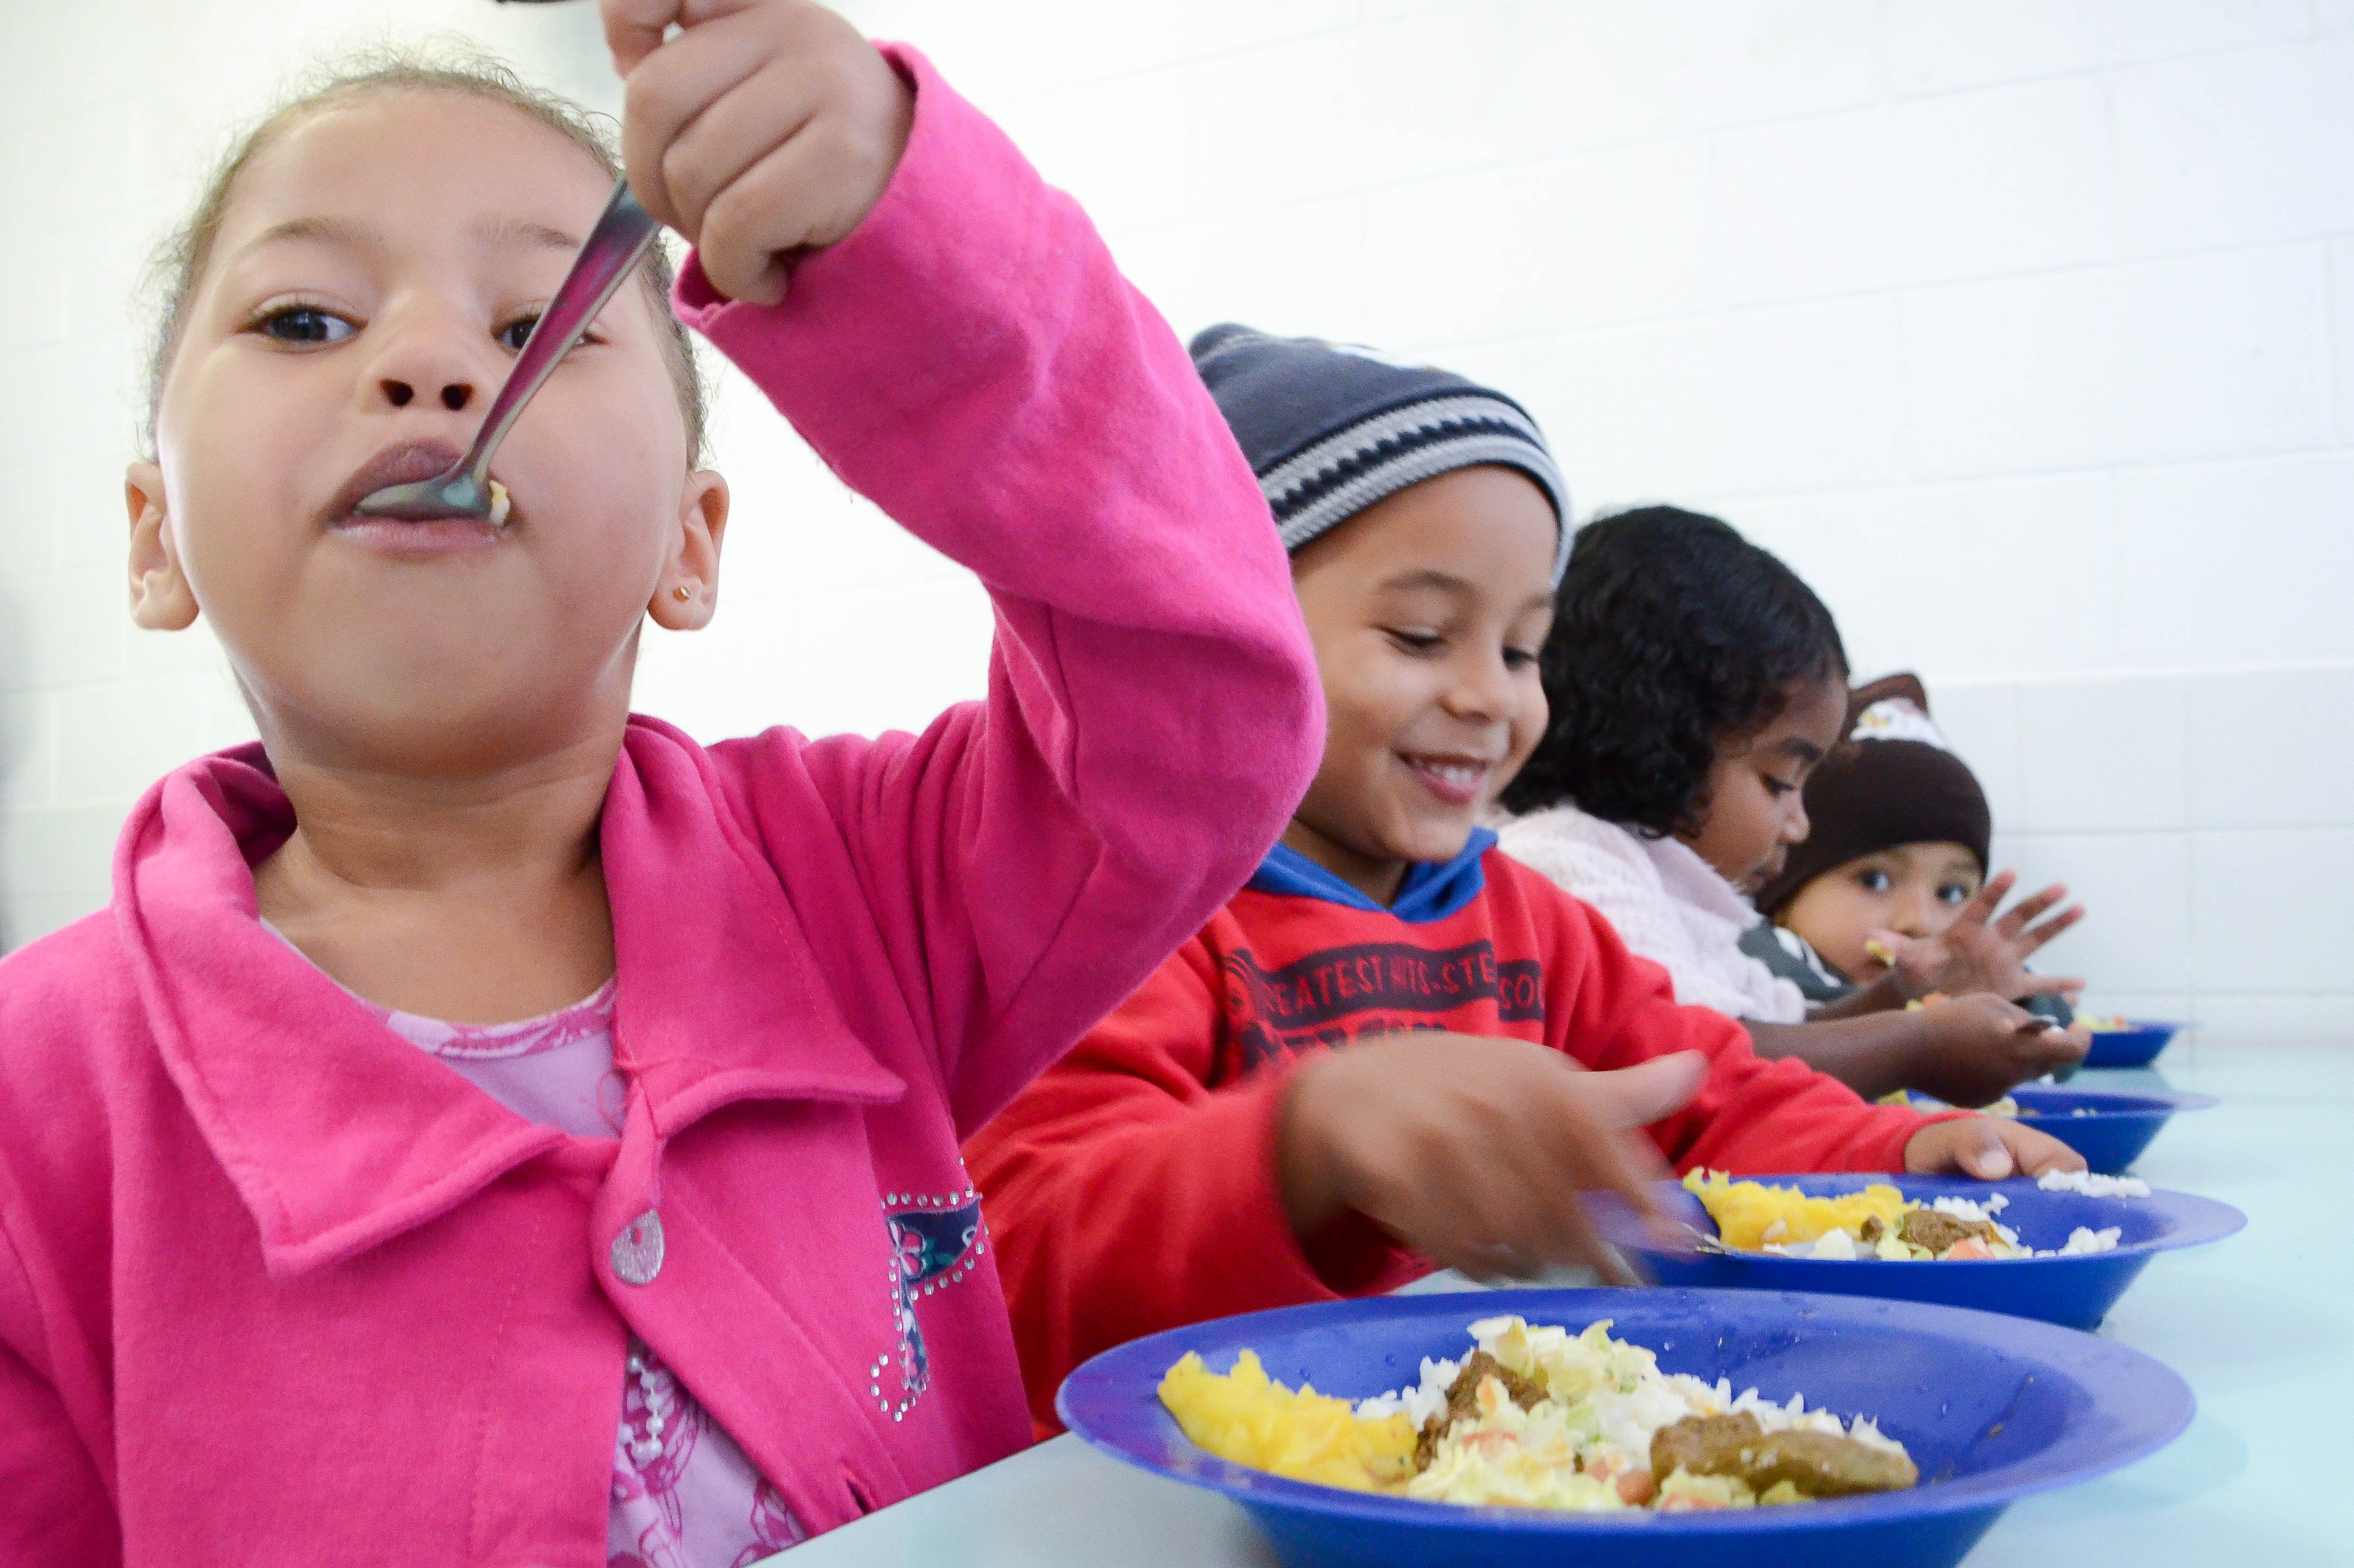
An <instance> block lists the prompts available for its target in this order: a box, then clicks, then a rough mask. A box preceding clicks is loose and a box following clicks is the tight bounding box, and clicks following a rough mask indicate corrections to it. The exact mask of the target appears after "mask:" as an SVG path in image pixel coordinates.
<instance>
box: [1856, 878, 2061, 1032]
mask: <svg viewBox="0 0 2354 1568" xmlns="http://www.w3.org/2000/svg"><path fill="white" fill-rule="evenodd" d="M2018 880H2019V876H2018V874H2017V873H2015V872H2009V871H2005V872H2001V873H1999V874H1997V875H1996V876H1995V878H1994V880H1993V881H1991V882H1989V883H1988V884H1987V885H1985V886H1984V887H1981V888H1979V889H1978V892H1976V893H1975V894H1972V895H1970V900H1969V902H1968V903H1967V904H1965V905H1963V906H1962V907H1961V909H1960V911H1959V912H1958V913H1956V915H1955V916H1954V923H1953V924H1952V925H1950V926H1948V927H1946V928H1945V929H1944V930H1943V931H1941V932H1939V933H1938V934H1937V935H1936V936H1934V937H1902V936H1899V935H1897V934H1896V933H1895V932H1893V931H1874V932H1873V933H1872V941H1874V942H1876V943H1878V944H1879V945H1880V946H1881V947H1882V948H1884V949H1885V950H1886V951H1887V953H1888V955H1889V958H1888V960H1887V961H1888V963H1889V965H1890V967H1891V968H1892V969H1894V970H1895V971H1896V980H1897V984H1898V985H1899V986H1901V987H1902V988H1903V991H1904V994H1905V995H1906V996H1907V997H1909V998H1912V999H1914V1000H1916V1001H1917V1000H1918V999H1920V998H1922V997H1925V996H1927V995H1928V994H1930V993H1931V992H1932V991H1942V992H1944V993H1945V994H1946V995H1947V996H1969V995H1973V994H1975V993H1977V992H1980V991H1983V992H1985V993H1986V994H1987V995H1988V996H1999V997H2001V998H2004V999H2005V1000H2006V1001H2018V1000H2019V999H2020V998H2021V997H2026V996H2057V995H2060V994H2061V993H2062V992H2070V991H2082V990H2084V981H2083V980H2079V979H2077V978H2076V977H2074V976H2073V975H2035V974H2030V973H2028V972H2027V959H2028V957H2029V955H2031V954H2032V953H2033V952H2035V951H2036V949H2038V948H2041V947H2042V946H2043V945H2044V944H2045V943H2047V942H2049V941H2051V940H2052V938H2054V937H2057V936H2058V935H2059V934H2060V933H2061V932H2062V931H2065V930H2066V929H2067V928H2068V927H2071V926H2073V925H2074V924H2075V923H2076V922H2077V921H2079V920H2082V919H2083V918H2084V906H2083V905H2081V904H2073V905H2071V906H2068V907H2067V908H2065V909H2062V911H2061V912H2060V913H2059V914H2057V915H2054V916H2052V918H2050V919H2049V920H2045V921H2043V922H2042V923H2041V925H2038V924H2036V921H2037V919H2038V917H2039V916H2041V915H2042V914H2043V912H2044V911H2045V910H2047V909H2050V908H2051V907H2052V906H2053V905H2054V904H2057V903H2059V902H2060V900H2062V898H2065V897H2067V896H2068V889H2067V886H2066V885H2064V884H2062V883H2057V882H2055V883H2053V884H2052V885H2051V886H2049V887H2047V888H2045V889H2044V890H2043V891H2042V892H2041V893H2039V894H2036V895H2034V896H2033V897H2031V898H2022V899H2020V901H2019V902H2018V903H2017V904H2016V905H2014V906H2012V907H2011V908H2010V910H2009V913H2007V914H2005V915H2004V916H2002V917H2001V918H2000V919H1999V920H1998V919H1996V918H1995V917H1994V912H1995V911H1996V910H1997V909H1999V908H2001V907H2002V901H2003V899H2004V898H2005V897H2006V896H2007V895H2009V892H2010V890H2011V887H2012V885H2014V884H2016V883H2017V882H2018Z"/></svg>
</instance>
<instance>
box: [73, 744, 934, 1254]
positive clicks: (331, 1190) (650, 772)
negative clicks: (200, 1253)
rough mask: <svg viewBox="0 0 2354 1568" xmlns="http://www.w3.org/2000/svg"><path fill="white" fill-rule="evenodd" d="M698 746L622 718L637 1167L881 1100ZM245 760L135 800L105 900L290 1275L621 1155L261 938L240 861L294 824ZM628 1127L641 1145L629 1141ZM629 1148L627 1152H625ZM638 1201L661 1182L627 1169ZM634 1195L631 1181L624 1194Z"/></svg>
mask: <svg viewBox="0 0 2354 1568" xmlns="http://www.w3.org/2000/svg"><path fill="white" fill-rule="evenodd" d="M725 800H726V796H725V794H724V792H723V791H722V789H721V788H720V787H719V783H718V781H717V779H716V778H715V777H714V776H712V774H711V770H710V764H709V761H708V759H707V758H705V757H704V755H703V753H702V751H701V749H700V748H699V747H696V746H695V743H694V742H693V741H691V740H688V739H687V738H686V737H685V736H683V735H681V734H680V733H679V732H678V731H676V730H673V729H672V728H671V727H670V726H667V725H664V724H662V723H660V722H659V721H656V720H652V719H647V718H642V717H633V718H632V719H631V721H630V727H629V731H628V734H627V737H626V739H625V740H624V743H623V746H622V749H621V753H620V758H619V759H618V761H617V763H616V766H615V768H614V770H613V781H612V784H611V786H610V790H609V792H608V793H607V795H606V799H605V810H604V818H603V823H602V827H601V830H600V832H601V841H602V849H603V852H604V862H605V879H606V885H607V889H608V892H609V895H610V898H611V900H612V906H613V939H614V947H615V951H616V956H617V964H618V969H619V973H620V989H619V996H618V1011H617V1013H616V1017H615V1024H614V1045H615V1050H616V1053H617V1057H618V1065H620V1068H621V1070H622V1072H623V1073H624V1075H627V1076H628V1077H630V1078H631V1081H632V1087H631V1103H630V1118H631V1121H632V1122H633V1123H636V1124H639V1125H638V1126H633V1127H632V1128H631V1135H630V1136H627V1137H625V1138H624V1139H623V1151H622V1154H621V1158H622V1160H623V1162H624V1164H628V1163H632V1162H633V1160H632V1159H631V1156H632V1155H633V1154H634V1155H635V1156H636V1157H637V1158H639V1159H643V1160H647V1161H648V1162H649V1164H650V1166H651V1164H652V1162H653V1161H656V1160H658V1158H659V1150H660V1144H661V1142H662V1141H663V1140H664V1139H668V1138H670V1137H671V1136H673V1135H674V1134H675V1133H676V1132H677V1131H678V1130H679V1129H680V1128H684V1127H685V1126H687V1125H688V1124H690V1123H692V1122H693V1121H695V1120H696V1119H697V1118H701V1117H703V1116H705V1115H707V1114H709V1113H710V1112H711V1111H713V1110H716V1109H717V1108H718V1107H722V1106H725V1105H728V1104H731V1103H733V1102H735V1101H737V1100H744V1099H754V1098H769V1099H822V1100H837V1101H853V1102H859V1103H865V1104H881V1103H886V1102H889V1101H892V1100H895V1099H896V1098H898V1097H900V1096H901V1095H902V1094H903V1093H904V1092H905V1090H906V1086H905V1084H904V1083H903V1082H902V1081H901V1080H900V1079H899V1078H898V1077H897V1076H896V1075H894V1074H892V1073H891V1072H890V1071H888V1070H887V1069H885V1067H884V1066H883V1065H881V1064H880V1063H878V1062H877V1061H876V1060H875V1056H874V1054H873V1053H872V1052H871V1051H869V1050H868V1048H867V1047H866V1046H865V1045H864V1044H863V1043H861V1042H860V1041H859V1040H858V1039H857V1037H856V1036H854V1034H852V1033H850V1030H849V1028H848V1027H847V1025H846V1024H845V1023H844V1022H843V1018H842V1015H841V1013H840V1012H839V1011H838V1010H837V1009H836V1008H835V1006H834V1004H833V1001H832V997H831V996H830V995H829V993H828V991H827V989H826V986H825V983H824V979H823V977H822V975H821V974H819V973H818V971H817V969H816V966H815V964H814V963H813V962H812V960H811V954H810V951H809V948H808V945H807V943H806V941H805V939H803V938H801V936H800V933H799V931H798V929H797V923H796V922H795V920H794V918H793V912H792V909H791V906H790V904H789V903H788V902H787V900H786V898H785V895H784V893H783V890H782V889H781V887H780V886H779V884H778V881H777V878H776V875H775V874H774V873H773V872H771V871H769V869H768V867H767V866H766V865H765V864H764V863H762V862H761V861H760V859H759V858H758V854H757V853H755V852H754V850H753V848H752V846H751V845H750V843H749V842H748V840H747V839H746V837H745V835H744V832H743V831H742V829H741V828H740V826H739V825H738V824H737V823H736V822H734V821H730V820H729V819H728V818H727V817H726V815H725V814H724V812H725V806H724V804H723V802H724V801H725ZM293 825H294V823H293V813H292V808H291V807H290V805H289V803H288V801H287V799H286V796H285V793H284V791H283V790H281V789H280V788H279V787H278V782H277V780H276V779H275V778H274V777H273V776H272V774H271V773H270V765H269V760H268V758H266V757H265V756H264V754H263V752H262V748H261V747H260V746H259V745H252V746H245V747H238V748H236V749H234V750H231V751H227V752H222V753H220V754H218V755H216V756H213V757H207V758H200V759H198V760H197V761H195V762H192V763H190V764H188V765H187V766H186V767H185V768H180V769H179V770H177V771H176V772H175V773H172V774H171V775H169V776H168V777H166V778H165V779H164V780H163V782H161V783H160V784H158V785H156V786H155V788H154V789H152V790H150V791H149V792H148V794H147V795H146V797H145V798H144V799H143V800H141V802H140V803H139V806H138V807H137V809H136V810H134V811H133V814H132V818H131V821H130V823H129V824H128V826H127V827H126V828H125V830H124V832H123V835H122V841H121V843H120V845H119V847H118V849H117V851H116V854H115V863H114V906H115V911H116V918H117V921H118V923H119V925H120V927H121V930H122V941H123V946H124V949H125V951H126V953H127V954H128V955H129V959H130V963H131V967H132V969H133V974H134V975H135V976H136V978H137V980H138V984H139V988H140V992H141V996H142V999H143V1001H144V1002H145V1004H146V1008H147V1012H148V1015H149V1018H150V1021H151V1023H152V1026H153V1029H154V1037H155V1041H156V1044H157V1046H158V1048H159V1049H160V1051H161V1052H162V1054H163V1057H164V1065H165V1066H166V1068H167V1070H168V1071H169V1072H170V1073H171V1075H172V1078H173V1081H174V1082H175V1084H177V1085H178V1086H179V1089H180V1092H181V1094H182V1095H183V1097H185V1098H186V1101H187V1104H188V1108H189V1110H190V1113H191V1114H192V1115H193V1116H194V1117H195V1118H196V1124H197V1126H198V1127H199V1128H201V1129H202V1131H203V1134H204V1137H205V1139H206V1140H207V1143H208V1144H209V1145H210V1147H211V1149H212V1151H213V1154H214V1156H215V1157H216V1158H217V1160H219V1161H220V1163H221V1166H222V1168H223V1169H224V1170H225V1171H228V1175H229V1178H230V1180H231V1181H234V1182H235V1184H236V1186H237V1190H238V1192H239V1195H240V1196H241V1197H242V1198H243V1200H244V1202H245V1205H246V1207H247V1209H248V1210H249V1212H250V1213H251V1214H252V1216H253V1220H254V1224H256V1226H257V1227H259V1229H260V1238H261V1247H262V1253H263V1256H264V1259H265V1261H266V1264H267V1266H268V1268H269V1270H270V1274H271V1276H272V1277H278V1278H287V1277H294V1276H298V1275H301V1274H303V1273H306V1272H308V1271H310V1270H312V1269H315V1268H318V1267H321V1266H324V1265H327V1264H329V1263H333V1262H334V1261H336V1260H338V1259H341V1258H345V1257H348V1256H351V1255H354V1254H355V1253H359V1252H362V1251H364V1250H366V1249H367V1248H369V1247H372V1246H374V1245H377V1244H378V1243H380V1242H383V1241H386V1240H387V1239H389V1238H390V1237H393V1236H396V1235H398V1234H401V1233H402V1232H404V1231H406V1230H408V1229H409V1228H411V1227H413V1226H416V1225H419V1224H424V1223H425V1222H427V1221H429V1220H430V1219H433V1218H434V1217H436V1216H437V1215H440V1214H441V1213H446V1212H447V1211H449V1210H450V1209H451V1208H452V1207H454V1206H455V1205H456V1204H458V1203H459V1202H462V1201H463V1200H464V1199H466V1198H467V1197H468V1196H470V1195H471V1194H472V1193H474V1192H478V1191H479V1190H481V1189H482V1187H483V1186H485V1185H487V1184H488V1183H489V1182H491V1181H493V1180H495V1179H496V1178H497V1177H499V1176H500V1175H501V1174H503V1173H504V1172H505V1171H509V1170H512V1169H513V1168H514V1167H515V1166H516V1165H519V1164H521V1163H522V1162H524V1161H525V1160H529V1159H532V1158H533V1157H535V1156H538V1155H543V1154H547V1155H551V1156H552V1157H554V1158H557V1159H562V1160H567V1161H571V1160H577V1161H581V1162H583V1163H585V1164H586V1165H588V1167H590V1168H592V1169H595V1170H599V1171H601V1170H603V1169H605V1168H606V1167H608V1166H610V1164H611V1163H612V1162H613V1160H614V1158H615V1152H616V1151H615V1149H614V1146H612V1145H610V1144H606V1143H602V1142H597V1143H588V1142H583V1141H581V1140H578V1139H568V1138H567V1137H566V1136H565V1135H564V1134H562V1133H560V1132H557V1131H556V1130H554V1129H552V1128H542V1127H535V1126H533V1125H532V1124H530V1123H528V1122H526V1121H525V1120H523V1119H522V1118H519V1117H517V1116H515V1115H514V1113H513V1112H511V1111H508V1110H507V1109H505V1108H504V1107H502V1106H500V1105H498V1104H497V1103H496V1102H494V1101H493V1100H492V1099H491V1098H490V1097H488V1096H486V1095H483V1094H482V1092H481V1091H479V1090H477V1089H476V1088H474V1087H473V1086H472V1085H470V1084H468V1083H466V1082H465V1081H464V1080H463V1079H461V1077H459V1076H458V1075H456V1074H454V1073H452V1072H451V1071H450V1070H449V1069H448V1068H447V1067H445V1066H444V1065H441V1064H440V1062H437V1061H435V1060H434V1059H433V1058H432V1057H430V1056H429V1055H427V1054H424V1053H422V1052H420V1051H419V1050H417V1049H416V1048H415V1047H414V1046H412V1045H410V1044H408V1043H407V1042H405V1041H403V1040H401V1039H400V1038H399V1037H398V1035H396V1034H394V1033H392V1032H391V1031H390V1030H388V1029H387V1028H386V1027H385V1026H384V1024H383V1023H382V1022H379V1021H378V1020H377V1019H376V1017H375V1015H374V1014H372V1013H371V1012H369V1011H368V1009H367V1008H366V1007H365V1006H364V1005H362V1004H361V1003H360V1002H359V1001H356V1000H355V999H354V998H353V997H352V996H351V995H350V994H348V993H347V992H345V991H344V990H343V989H342V988H341V987H339V986H338V985H336V984H335V982H334V981H333V980H330V979H328V978H327V976H326V975H325V974H324V973H323V972H321V971H320V970H319V969H315V968H313V966H312V965H311V964H310V963H308V962H307V961H305V960H304V959H302V956H301V955H300V954H298V953H296V952H295V951H294V950H293V949H292V948H289V947H288V946H287V945H286V944H285V943H284V942H282V941H281V940H280V939H279V938H277V937H276V936H274V935H273V934H272V933H271V932H270V930H269V929H268V928H267V927H263V926H262V925H261V924H260V919H259V918H258V916H257V914H256V909H255V904H254V894H253V875H252V872H251V869H250V867H251V865H252V863H255V862H258V861H260V860H261V859H263V858H265V857H266V856H268V855H269V854H270V853H271V852H272V851H274V850H275V849H276V848H277V847H278V845H279V844H281V843H282V842H285V839H286V836H287V835H288V834H289V833H290V832H292V829H293ZM641 1128H645V1129H646V1130H647V1131H650V1132H651V1134H652V1136H651V1138H647V1137H644V1136H642V1134H641ZM632 1146H641V1147H634V1148H633V1147H632ZM643 1183H644V1185H645V1186H646V1187H647V1188H648V1189H649V1191H648V1193H647V1197H648V1201H649V1202H651V1201H652V1198H653V1197H654V1195H655V1192H656V1191H657V1190H658V1185H659V1183H658V1172H657V1171H654V1170H652V1169H651V1168H650V1169H649V1170H647V1171H645V1172H644V1173H643ZM633 1184H635V1183H633Z"/></svg>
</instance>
